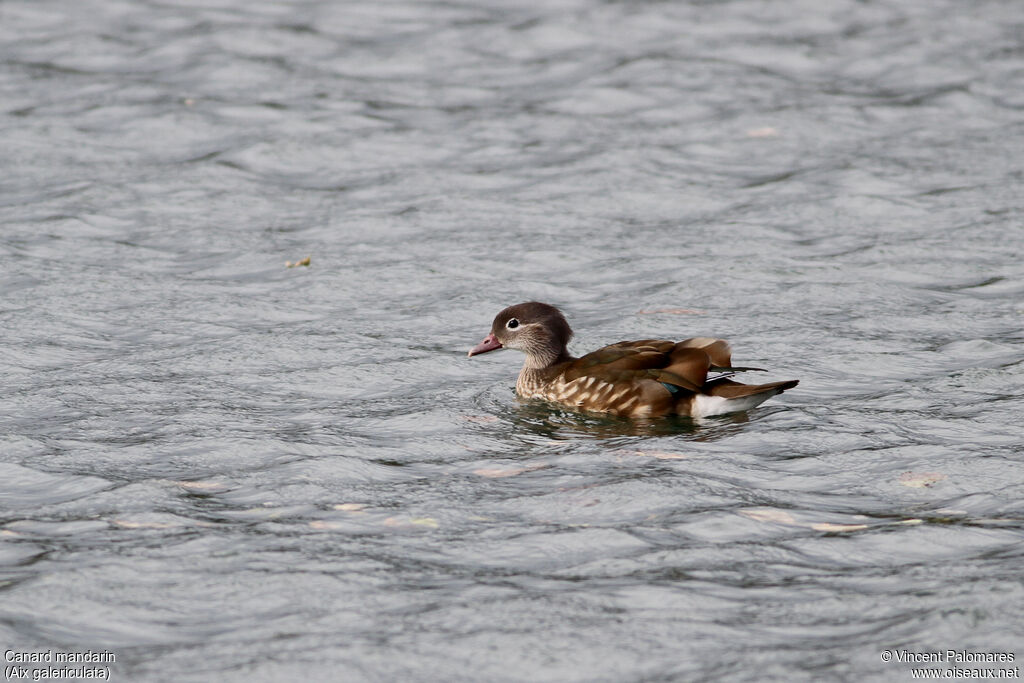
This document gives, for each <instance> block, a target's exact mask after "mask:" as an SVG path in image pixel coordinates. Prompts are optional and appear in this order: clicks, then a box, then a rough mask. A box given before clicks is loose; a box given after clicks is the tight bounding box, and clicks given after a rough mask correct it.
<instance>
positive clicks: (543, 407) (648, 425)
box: [508, 399, 750, 441]
mask: <svg viewBox="0 0 1024 683" xmlns="http://www.w3.org/2000/svg"><path fill="white" fill-rule="evenodd" d="M508 418H509V419H510V420H511V421H512V423H513V424H514V425H515V426H516V427H517V428H520V429H523V430H528V431H530V432H532V433H534V434H536V435H538V436H543V437H546V438H549V439H559V438H563V439H564V438H566V437H569V436H587V437H591V438H594V439H613V438H616V437H623V436H675V435H683V436H686V437H688V438H689V439H692V440H694V441H714V440H716V439H721V438H722V437H725V436H729V435H730V434H735V433H737V432H739V431H740V430H741V429H742V425H744V424H745V423H747V422H749V421H750V417H749V415H748V414H747V413H746V412H741V413H731V414H729V415H723V416H720V417H714V418H705V419H702V420H694V419H692V418H689V417H681V416H678V415H672V416H667V417H658V418H646V419H635V418H633V419H630V418H624V417H614V416H609V415H602V414H599V413H580V412H576V411H572V410H564V409H561V408H558V407H557V406H554V405H553V404H550V403H547V402H544V401H537V400H522V399H519V400H517V401H516V402H515V403H514V404H513V405H512V406H511V410H510V411H509V413H508Z"/></svg>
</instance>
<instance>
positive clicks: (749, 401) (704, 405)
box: [690, 391, 775, 417]
mask: <svg viewBox="0 0 1024 683" xmlns="http://www.w3.org/2000/svg"><path fill="white" fill-rule="evenodd" d="M774 395H775V393H773V392H771V391H766V392H764V393H762V394H754V395H753V396H744V397H742V398H725V397H723V396H705V395H704V394H697V395H696V396H694V397H693V405H692V407H691V408H690V416H691V417H711V416H712V415H725V414H726V413H736V412H739V411H741V410H750V409H751V408H753V407H755V406H759V405H761V404H762V403H764V402H765V401H767V400H768V399H770V398H771V397H772V396H774Z"/></svg>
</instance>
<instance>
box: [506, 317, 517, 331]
mask: <svg viewBox="0 0 1024 683" xmlns="http://www.w3.org/2000/svg"><path fill="white" fill-rule="evenodd" d="M505 327H507V328H508V329H510V330H514V329H516V328H517V327H519V321H518V320H516V319H515V318H509V319H508V322H507V323H505Z"/></svg>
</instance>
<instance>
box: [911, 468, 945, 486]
mask: <svg viewBox="0 0 1024 683" xmlns="http://www.w3.org/2000/svg"><path fill="white" fill-rule="evenodd" d="M945 478H946V475H945V474H942V473H941V472H904V473H903V474H901V475H900V484H902V485H903V486H909V487H910V488H912V489H923V488H927V487H929V486H932V485H933V484H936V483H937V482H940V481H942V480H943V479H945Z"/></svg>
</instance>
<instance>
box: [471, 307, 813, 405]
mask: <svg viewBox="0 0 1024 683" xmlns="http://www.w3.org/2000/svg"><path fill="white" fill-rule="evenodd" d="M571 338H572V329H570V328H569V323H567V322H566V321H565V318H564V317H563V316H562V313H561V311H559V310H558V309H557V308H555V307H554V306H549V305H548V304H542V303H539V302H537V301H530V302H527V303H523V304H516V305H515V306H509V307H508V308H506V309H505V310H503V311H502V312H501V313H499V314H498V315H497V317H495V318H494V323H493V324H492V325H491V333H490V334H489V335H487V338H486V339H484V340H483V341H482V342H480V343H479V344H477V345H476V346H474V347H473V348H472V349H470V351H469V355H470V356H475V355H477V354H480V353H487V352H488V351H494V350H495V349H501V348H509V349H519V350H520V351H522V352H523V353H525V354H526V362H525V363H524V364H523V369H522V370H521V371H520V372H519V379H518V380H516V393H517V394H518V395H519V396H522V397H523V398H541V399H545V400H548V401H553V402H555V403H561V404H563V405H566V406H569V407H571V408H575V409H579V410H590V411H595V412H601V413H610V414H612V415H621V416H625V417H660V416H663V415H689V416H690V417H708V416H711V415H724V414H725V413H732V412H736V411H740V410H747V409H749V408H753V407H754V406H756V405H760V404H761V403H763V402H765V401H767V400H768V399H769V398H771V397H772V396H775V395H776V394H781V393H782V392H783V391H785V390H786V389H792V388H793V387H795V386H796V385H797V383H798V380H795V379H792V380H788V381H785V382H771V383H769V384H740V383H739V382H734V381H733V380H731V379H729V377H731V376H732V375H735V374H736V373H737V372H740V371H744V370H759V369H760V368H734V367H732V361H731V359H730V349H729V344H728V343H727V342H725V341H723V340H721V339H710V338H708V337H695V338H693V339H686V340H684V341H681V342H673V341H665V340H660V339H644V340H642V341H632V342H630V341H624V342H619V343H618V344H612V345H611V346H606V347H604V348H603V349H598V350H597V351H594V352H593V353H588V354H587V355H585V356H583V357H581V358H573V357H572V356H570V355H569V352H568V350H567V349H566V345H567V344H568V343H569V339H571ZM709 370H713V371H717V372H718V374H716V375H713V376H710V377H709V376H708V371H709Z"/></svg>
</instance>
